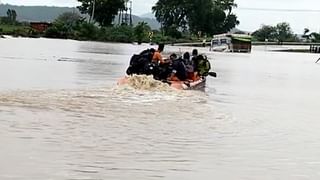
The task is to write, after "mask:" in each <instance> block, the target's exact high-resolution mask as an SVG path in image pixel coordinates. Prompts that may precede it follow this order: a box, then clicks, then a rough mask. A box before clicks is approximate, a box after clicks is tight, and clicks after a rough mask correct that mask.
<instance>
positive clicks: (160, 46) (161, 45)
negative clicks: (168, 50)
mask: <svg viewBox="0 0 320 180" xmlns="http://www.w3.org/2000/svg"><path fill="white" fill-rule="evenodd" d="M163 49H164V44H159V46H158V51H159V52H162V51H163Z"/></svg>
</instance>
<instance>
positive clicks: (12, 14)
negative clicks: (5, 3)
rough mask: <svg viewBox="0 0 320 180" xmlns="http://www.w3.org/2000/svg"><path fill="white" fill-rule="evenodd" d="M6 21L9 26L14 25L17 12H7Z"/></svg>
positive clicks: (12, 10)
mask: <svg viewBox="0 0 320 180" xmlns="http://www.w3.org/2000/svg"><path fill="white" fill-rule="evenodd" d="M7 21H8V23H10V24H14V23H16V21H17V12H16V11H15V10H14V9H8V10H7Z"/></svg>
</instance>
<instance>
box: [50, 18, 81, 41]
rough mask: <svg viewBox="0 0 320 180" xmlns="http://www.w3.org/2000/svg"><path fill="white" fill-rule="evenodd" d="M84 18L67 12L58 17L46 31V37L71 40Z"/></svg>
mask: <svg viewBox="0 0 320 180" xmlns="http://www.w3.org/2000/svg"><path fill="white" fill-rule="evenodd" d="M82 21H83V18H82V17H81V16H80V15H79V14H77V13H73V12H65V13H63V14H61V15H59V16H58V18H57V19H55V21H54V22H53V23H52V26H51V27H50V28H48V30H47V31H46V36H48V37H57V38H70V37H73V36H74V33H75V30H76V29H77V28H78V26H79V24H80V23H81V22H82Z"/></svg>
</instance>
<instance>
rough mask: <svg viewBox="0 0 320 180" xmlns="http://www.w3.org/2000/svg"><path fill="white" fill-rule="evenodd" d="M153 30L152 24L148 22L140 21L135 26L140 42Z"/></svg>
mask: <svg viewBox="0 0 320 180" xmlns="http://www.w3.org/2000/svg"><path fill="white" fill-rule="evenodd" d="M150 31H151V28H150V26H148V24H147V23H146V22H139V23H138V24H137V25H136V27H134V34H135V36H136V38H137V41H138V44H141V43H142V41H143V40H144V39H146V37H148V33H149V32H150Z"/></svg>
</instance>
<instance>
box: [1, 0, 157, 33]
mask: <svg viewBox="0 0 320 180" xmlns="http://www.w3.org/2000/svg"><path fill="white" fill-rule="evenodd" d="M8 9H13V10H15V11H16V13H17V21H20V22H21V21H26V22H31V21H37V22H53V21H54V20H55V19H57V18H58V16H59V15H61V14H63V13H65V12H75V13H79V14H80V12H79V10H78V8H76V7H74V8H69V7H51V6H15V5H9V4H0V16H7V10H8ZM83 16H84V15H83ZM87 17H88V16H87ZM117 19H118V17H116V18H115V23H117ZM132 19H133V24H134V25H137V24H138V23H139V22H142V21H144V22H146V23H148V25H149V26H150V27H151V28H152V29H159V28H160V24H159V23H158V22H157V21H156V20H155V19H151V18H142V17H139V16H135V15H133V16H132Z"/></svg>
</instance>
